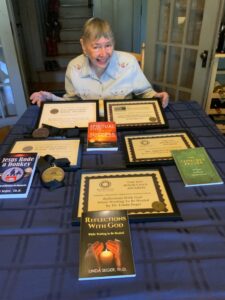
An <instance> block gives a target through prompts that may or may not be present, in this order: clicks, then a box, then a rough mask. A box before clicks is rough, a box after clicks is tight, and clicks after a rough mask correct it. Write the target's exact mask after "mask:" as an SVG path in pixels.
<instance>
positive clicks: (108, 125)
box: [87, 122, 118, 151]
mask: <svg viewBox="0 0 225 300" xmlns="http://www.w3.org/2000/svg"><path fill="white" fill-rule="evenodd" d="M96 150H101V151H116V150H118V143H117V132H116V123H115V122H90V123H89V124H88V134H87V151H96Z"/></svg>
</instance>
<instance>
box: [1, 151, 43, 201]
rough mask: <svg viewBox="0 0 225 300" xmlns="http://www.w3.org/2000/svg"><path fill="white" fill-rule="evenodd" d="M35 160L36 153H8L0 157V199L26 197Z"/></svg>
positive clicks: (36, 157) (36, 158) (34, 167)
mask: <svg viewBox="0 0 225 300" xmlns="http://www.w3.org/2000/svg"><path fill="white" fill-rule="evenodd" d="M37 160H38V154H37V153H9V154H4V155H3V156H1V157H0V199H2V198H26V197H27V195H28V193H29V190H30V186H31V183H32V180H33V176H34V172H35V169H36V164H37Z"/></svg>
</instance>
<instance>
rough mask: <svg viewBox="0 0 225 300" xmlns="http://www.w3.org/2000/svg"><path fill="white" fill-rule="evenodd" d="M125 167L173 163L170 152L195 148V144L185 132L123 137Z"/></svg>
mask: <svg viewBox="0 0 225 300" xmlns="http://www.w3.org/2000/svg"><path fill="white" fill-rule="evenodd" d="M124 146H125V153H126V162H127V165H136V164H137V165H139V164H145V165H146V163H147V164H154V163H155V164H160V163H163V164H165V163H170V162H173V161H174V160H173V156H172V153H171V151H172V150H181V149H187V148H195V147H196V143H195V142H194V140H193V139H192V137H191V136H190V134H189V133H188V132H187V131H185V130H180V131H166V132H163V133H152V134H151V133H149V134H140V135H124Z"/></svg>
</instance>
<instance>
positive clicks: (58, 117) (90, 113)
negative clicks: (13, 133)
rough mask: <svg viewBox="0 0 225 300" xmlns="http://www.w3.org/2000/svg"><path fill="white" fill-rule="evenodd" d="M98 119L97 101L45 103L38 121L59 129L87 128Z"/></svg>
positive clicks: (40, 125)
mask: <svg viewBox="0 0 225 300" xmlns="http://www.w3.org/2000/svg"><path fill="white" fill-rule="evenodd" d="M97 119H98V102H97V101H95V100H90V101H88V100H85V101H63V102H61V101H60V102H44V103H43V104H42V107H41V113H40V117H39V121H38V128H40V127H42V125H43V124H46V125H49V126H53V127H57V128H74V127H79V128H87V127H88V123H89V122H96V121H97Z"/></svg>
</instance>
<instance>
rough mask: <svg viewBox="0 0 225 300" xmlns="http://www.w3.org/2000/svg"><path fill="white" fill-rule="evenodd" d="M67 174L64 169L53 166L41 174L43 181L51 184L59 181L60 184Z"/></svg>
mask: <svg viewBox="0 0 225 300" xmlns="http://www.w3.org/2000/svg"><path fill="white" fill-rule="evenodd" d="M64 176H65V173H64V171H63V169H62V168H59V167H56V166H53V167H50V168H47V169H45V170H44V171H43V173H42V174H41V179H42V180H43V182H44V183H50V182H51V181H54V180H57V181H59V182H61V181H63V179H64Z"/></svg>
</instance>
